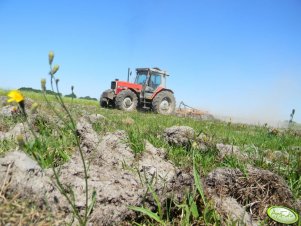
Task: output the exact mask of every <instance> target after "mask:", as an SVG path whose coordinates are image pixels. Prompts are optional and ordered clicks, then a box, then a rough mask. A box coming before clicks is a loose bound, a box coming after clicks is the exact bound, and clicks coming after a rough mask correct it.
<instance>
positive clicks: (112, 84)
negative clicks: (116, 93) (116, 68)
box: [111, 81, 116, 89]
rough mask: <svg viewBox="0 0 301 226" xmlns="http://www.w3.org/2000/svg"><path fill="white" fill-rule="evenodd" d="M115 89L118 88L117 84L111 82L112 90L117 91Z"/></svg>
mask: <svg viewBox="0 0 301 226" xmlns="http://www.w3.org/2000/svg"><path fill="white" fill-rule="evenodd" d="M115 88H116V82H115V81H113V82H111V89H115Z"/></svg>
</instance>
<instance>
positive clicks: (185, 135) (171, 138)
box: [163, 126, 195, 147]
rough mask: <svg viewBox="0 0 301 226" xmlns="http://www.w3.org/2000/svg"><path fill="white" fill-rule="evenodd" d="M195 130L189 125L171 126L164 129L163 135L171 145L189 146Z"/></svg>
mask: <svg viewBox="0 0 301 226" xmlns="http://www.w3.org/2000/svg"><path fill="white" fill-rule="evenodd" d="M194 136H195V131H194V129H193V128H191V127H189V126H173V127H170V128H167V129H165V130H164V133H163V137H164V139H165V140H166V141H167V142H168V143H169V144H171V145H176V146H183V147H185V146H189V145H190V142H191V141H192V140H193V139H194Z"/></svg>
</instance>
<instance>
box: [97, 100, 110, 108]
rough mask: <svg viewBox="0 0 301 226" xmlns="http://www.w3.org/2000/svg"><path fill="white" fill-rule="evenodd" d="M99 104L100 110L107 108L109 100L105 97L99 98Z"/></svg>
mask: <svg viewBox="0 0 301 226" xmlns="http://www.w3.org/2000/svg"><path fill="white" fill-rule="evenodd" d="M99 104H100V106H101V107H102V108H107V107H108V106H109V100H108V99H107V98H105V97H102V98H100V101H99Z"/></svg>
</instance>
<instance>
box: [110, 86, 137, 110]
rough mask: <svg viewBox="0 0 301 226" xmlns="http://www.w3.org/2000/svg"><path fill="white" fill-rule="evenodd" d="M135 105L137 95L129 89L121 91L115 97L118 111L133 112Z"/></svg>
mask: <svg viewBox="0 0 301 226" xmlns="http://www.w3.org/2000/svg"><path fill="white" fill-rule="evenodd" d="M137 104H138V98H137V95H136V94H135V93H134V92H133V91H132V90H130V89H126V90H123V91H121V92H120V93H118V95H117V96H116V100H115V105H116V107H117V108H118V109H119V110H123V111H134V110H136V108H137Z"/></svg>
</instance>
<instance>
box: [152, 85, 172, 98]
mask: <svg viewBox="0 0 301 226" xmlns="http://www.w3.org/2000/svg"><path fill="white" fill-rule="evenodd" d="M162 91H168V92H171V93H172V94H174V92H173V91H172V90H171V89H166V88H162V87H161V88H159V89H158V90H157V91H156V92H154V94H153V95H152V97H151V99H153V98H155V96H157V94H158V93H161V92H162Z"/></svg>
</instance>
